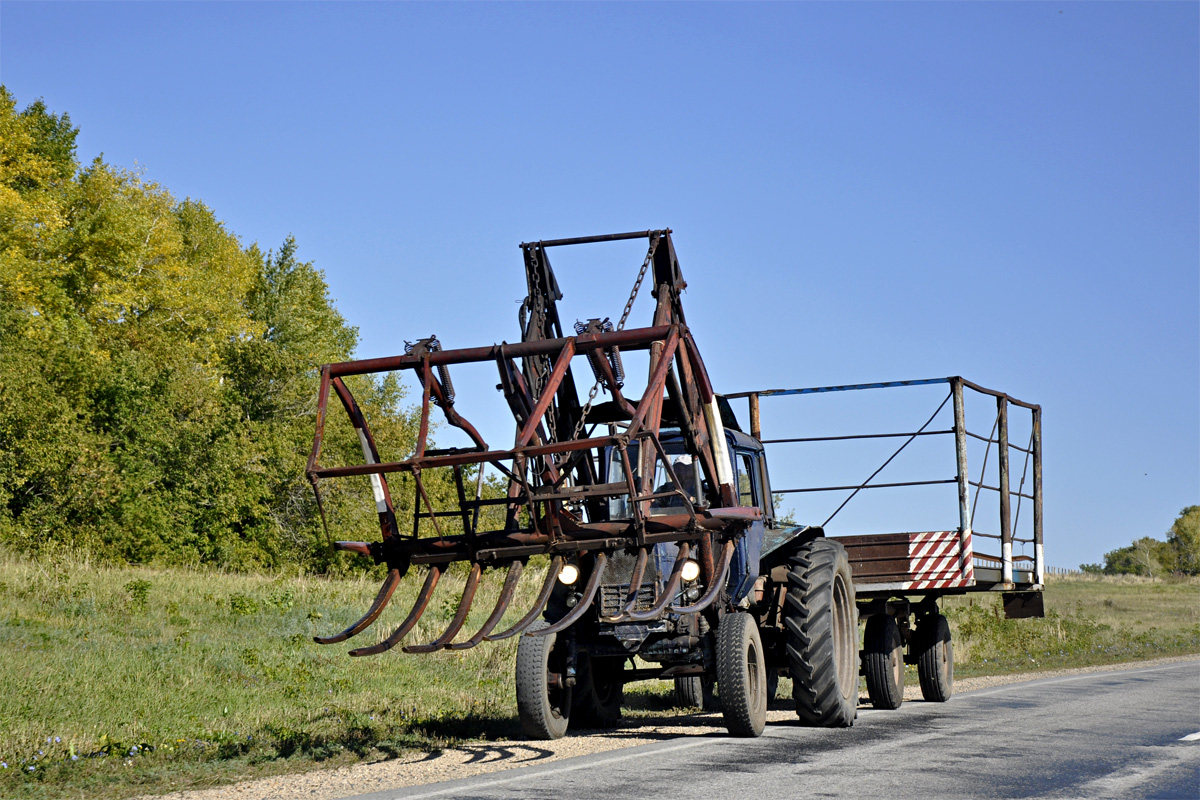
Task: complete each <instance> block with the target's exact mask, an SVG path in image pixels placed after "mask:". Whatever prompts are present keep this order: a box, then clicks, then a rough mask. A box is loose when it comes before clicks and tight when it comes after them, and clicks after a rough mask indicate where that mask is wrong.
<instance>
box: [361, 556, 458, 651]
mask: <svg viewBox="0 0 1200 800" xmlns="http://www.w3.org/2000/svg"><path fill="white" fill-rule="evenodd" d="M440 577H442V571H441V570H440V569H438V568H437V567H432V566H431V567H430V568H429V572H428V573H427V574H426V575H425V585H424V586H422V587H421V593H420V594H419V595H417V601H416V602H415V603H413V607H412V610H411V611H409V612H408V616H407V617H406V618H405V619H404V622H401V623H400V627H399V628H396V630H394V631H392V635H391V636H389V637H388V638H386V639H384V640H383V641H382V642H380V643H379V644H373V645H371V646H370V647H360V648H358V649H357V650H351V651H350V655H352V656H373V655H376V654H377V653H384V652H386V651H388V650H391V649H392V648H393V647H395V646H396V645H397V644H399V643H400V640H401V639H403V638H404V637H405V636H407V635H408V632H409V631H411V630H412V628H413V626H414V625H416V624H417V620H419V619H420V618H421V615H422V614H424V613H425V609H426V607H428V606H429V598H430V597H432V596H433V590H434V589H435V588H436V587H437V584H438V578H440Z"/></svg>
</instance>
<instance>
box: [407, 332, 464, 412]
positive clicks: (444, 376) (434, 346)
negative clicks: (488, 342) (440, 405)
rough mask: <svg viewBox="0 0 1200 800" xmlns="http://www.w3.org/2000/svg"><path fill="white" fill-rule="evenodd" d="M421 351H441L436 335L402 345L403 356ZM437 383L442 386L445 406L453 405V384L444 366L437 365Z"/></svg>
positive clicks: (447, 368) (447, 369)
mask: <svg viewBox="0 0 1200 800" xmlns="http://www.w3.org/2000/svg"><path fill="white" fill-rule="evenodd" d="M418 348H421V349H423V350H424V351H425V352H427V353H436V352H438V351H439V350H441V349H442V343H441V342H439V341H438V338H437V336H436V335H434V336H430V337H429V338H428V339H418V340H417V341H415V342H405V343H404V353H405V355H411V354H412V352H413V351H414V350H417V349H418ZM437 374H438V382H439V383H440V384H442V391H443V392H444V393H445V395H446V405H448V406H452V405H454V384H453V383H452V382H451V381H450V368H449V367H447V366H446V365H445V364H438V365H437Z"/></svg>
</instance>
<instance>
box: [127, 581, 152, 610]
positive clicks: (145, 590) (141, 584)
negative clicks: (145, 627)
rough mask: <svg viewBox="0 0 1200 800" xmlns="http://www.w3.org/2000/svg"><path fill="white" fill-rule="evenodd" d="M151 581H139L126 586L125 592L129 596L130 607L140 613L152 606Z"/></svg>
mask: <svg viewBox="0 0 1200 800" xmlns="http://www.w3.org/2000/svg"><path fill="white" fill-rule="evenodd" d="M151 585H152V584H151V583H150V581H147V580H143V579H138V580H136V581H130V582H129V583H127V584H125V592H126V594H128V595H129V605H130V606H132V607H133V608H135V609H136V610H138V611H145V610H146V607H147V606H148V605H149V604H150V588H151Z"/></svg>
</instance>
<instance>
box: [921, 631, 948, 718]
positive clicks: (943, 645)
mask: <svg viewBox="0 0 1200 800" xmlns="http://www.w3.org/2000/svg"><path fill="white" fill-rule="evenodd" d="M917 646H918V648H919V649H918V651H917V676H918V677H919V678H920V680H921V696H922V697H924V698H925V699H926V700H928V701H929V702H931V703H944V702H946V701H947V700H949V699H950V695H952V694H954V644H953V643H952V642H951V641H950V623H949V622H947V621H946V618H945V617H944V616H943V615H941V614H929V615H927V616H926V617H925V618H924V619H922V620H921V621H920V622H919V623H918V624H917Z"/></svg>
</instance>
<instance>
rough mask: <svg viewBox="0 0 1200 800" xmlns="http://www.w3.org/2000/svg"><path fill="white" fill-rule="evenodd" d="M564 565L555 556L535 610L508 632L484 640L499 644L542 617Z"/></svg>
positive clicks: (536, 601) (558, 557) (492, 635)
mask: <svg viewBox="0 0 1200 800" xmlns="http://www.w3.org/2000/svg"><path fill="white" fill-rule="evenodd" d="M562 565H563V557H562V556H555V557H554V558H553V559H551V561H550V570H549V571H548V572H547V573H546V581H545V583H543V584H542V589H541V591H540V592H538V596H537V599H536V600H534V601H533V608H532V609H530V611H529V613H528V614H526V615H525V616H523V617H521V619H519V620H517V623H516V624H515V625H513V626H512V627H511V628H509V629H508V630H506V631H503V632H501V633H491V634H487V635H485V636H484V637H483V640H484V641H485V642H498V641H500V640H501V639H507V638H508V637H510V636H516V635H517V634H518V633H522V632H524V630H525V629H526V628H528V627H529V626H530V625H532V624H533V621H534V620H535V619H537V618H538V617H540V616H541V615H542V609H543V608H545V607H546V603H547V601H549V600H550V592H552V591H553V590H554V582H555V581H556V580H558V571H559V570H560V569H562Z"/></svg>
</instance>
